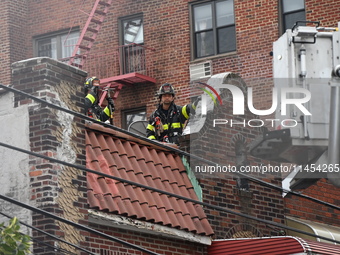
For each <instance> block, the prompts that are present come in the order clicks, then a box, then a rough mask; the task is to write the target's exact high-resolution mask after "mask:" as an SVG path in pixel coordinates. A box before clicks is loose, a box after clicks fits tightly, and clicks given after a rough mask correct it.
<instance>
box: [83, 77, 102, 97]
mask: <svg viewBox="0 0 340 255" xmlns="http://www.w3.org/2000/svg"><path fill="white" fill-rule="evenodd" d="M94 81H99V83H98V85H97V84H94V83H93V82H94ZM99 84H100V80H99V79H98V78H97V77H90V78H87V79H86V81H85V83H84V87H85V93H87V91H89V90H94V91H95V92H97V90H98V86H99Z"/></svg>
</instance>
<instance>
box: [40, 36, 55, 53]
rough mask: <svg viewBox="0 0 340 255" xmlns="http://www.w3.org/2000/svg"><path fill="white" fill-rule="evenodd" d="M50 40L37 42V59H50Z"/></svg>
mask: <svg viewBox="0 0 340 255" xmlns="http://www.w3.org/2000/svg"><path fill="white" fill-rule="evenodd" d="M51 51H52V44H51V39H50V38H48V39H44V40H40V41H38V57H52V52H51Z"/></svg>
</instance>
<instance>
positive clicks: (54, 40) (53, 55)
mask: <svg viewBox="0 0 340 255" xmlns="http://www.w3.org/2000/svg"><path fill="white" fill-rule="evenodd" d="M51 58H53V59H58V55H57V38H56V37H54V38H52V39H51Z"/></svg>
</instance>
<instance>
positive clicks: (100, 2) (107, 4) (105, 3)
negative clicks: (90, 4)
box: [98, 1, 111, 7]
mask: <svg viewBox="0 0 340 255" xmlns="http://www.w3.org/2000/svg"><path fill="white" fill-rule="evenodd" d="M98 4H100V5H104V6H108V7H109V6H111V4H110V3H107V2H104V1H99V3H98Z"/></svg>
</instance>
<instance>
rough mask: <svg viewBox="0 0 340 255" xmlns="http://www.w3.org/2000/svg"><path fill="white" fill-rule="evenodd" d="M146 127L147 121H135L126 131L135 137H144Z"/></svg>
mask: <svg viewBox="0 0 340 255" xmlns="http://www.w3.org/2000/svg"><path fill="white" fill-rule="evenodd" d="M147 125H148V121H146V120H137V121H134V122H132V123H131V124H130V125H129V127H128V131H129V132H132V133H135V134H137V135H141V136H145V134H146V127H147Z"/></svg>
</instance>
